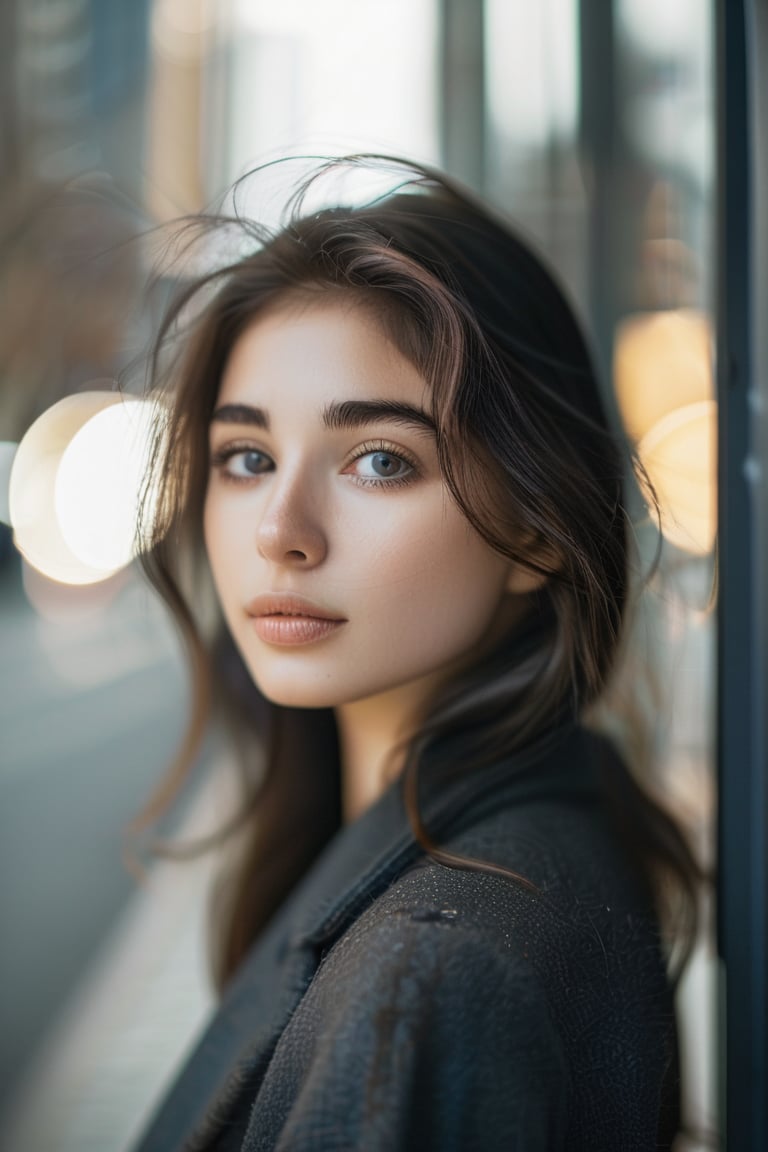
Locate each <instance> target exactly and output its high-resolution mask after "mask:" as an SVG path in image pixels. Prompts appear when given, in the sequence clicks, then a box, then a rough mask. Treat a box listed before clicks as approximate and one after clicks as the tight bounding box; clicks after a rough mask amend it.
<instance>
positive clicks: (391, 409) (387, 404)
mask: <svg viewBox="0 0 768 1152" xmlns="http://www.w3.org/2000/svg"><path fill="white" fill-rule="evenodd" d="M382 420H386V421H387V422H388V423H390V424H401V425H405V426H406V427H411V428H414V427H415V428H416V429H417V430H419V431H422V432H423V431H424V430H425V429H426V430H427V431H428V432H435V431H436V425H435V422H434V420H433V419H432V417H431V416H430V415H429V413H428V412H425V411H424V409H423V408H417V407H416V406H415V405H413V404H404V403H401V402H400V401H398V400H340V401H336V402H334V403H332V404H327V405H326V407H325V408H324V409H323V424H324V425H325V427H326V428H330V429H332V430H333V431H336V430H338V429H342V428H360V427H362V426H363V425H364V424H373V423H375V422H377V421H382Z"/></svg>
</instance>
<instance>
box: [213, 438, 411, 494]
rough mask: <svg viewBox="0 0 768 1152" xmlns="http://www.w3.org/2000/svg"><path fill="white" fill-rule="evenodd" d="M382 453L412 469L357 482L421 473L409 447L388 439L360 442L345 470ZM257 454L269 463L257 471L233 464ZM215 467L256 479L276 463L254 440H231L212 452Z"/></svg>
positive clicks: (399, 481)
mask: <svg viewBox="0 0 768 1152" xmlns="http://www.w3.org/2000/svg"><path fill="white" fill-rule="evenodd" d="M377 453H380V454H381V455H382V456H384V457H389V458H390V459H393V460H396V461H399V462H400V463H402V464H405V465H406V466H407V469H408V471H407V472H406V473H405V474H404V475H400V476H386V475H383V476H359V475H356V476H353V479H354V480H355V483H356V484H358V485H360V486H361V487H364V488H365V487H370V488H393V487H396V486H399V485H403V484H410V483H412V482H413V481H414V480H415V479H416V477H417V476H418V474H419V468H418V465H417V463H416V461H415V460H414V458H413V457H412V456H411V455H410V453H409V452H406V451H405V449H403V448H401V447H399V446H398V445H395V444H391V443H389V442H388V441H386V440H367V441H365V442H364V443H363V444H360V445H359V446H358V447H357V448H356V449H355V451H354V453H353V455H352V456H351V457H350V458H349V460H348V461H347V463H346V464H345V465H344V469H343V471H344V472H348V470H349V469H350V468H351V466H352V465H353V464H354V463H355V462H356V461H358V460H362V459H364V458H365V457H366V456H372V455H375V454H377ZM248 455H253V456H255V457H260V458H261V460H262V461H263V462H264V464H265V465H266V467H264V468H262V469H259V470H255V471H249V470H247V471H244V472H235V471H233V469H232V467H231V463H232V461H233V460H235V459H236V458H237V457H239V456H243V457H244V456H248ZM210 465H211V468H213V469H215V470H216V471H218V472H219V473H220V474H221V475H222V477H224V478H225V479H226V480H231V481H233V482H234V483H248V482H249V481H251V480H255V479H256V478H257V477H259V476H261V475H263V474H264V473H265V472H269V471H271V470H272V467H273V466H274V464H273V461H272V458H271V457H270V456H269V454H268V453H267V452H264V451H263V450H262V449H261V448H256V447H255V446H254V445H253V444H247V443H238V442H235V443H231V444H224V445H222V446H221V447H220V448H217V449H216V450H215V451H212V452H211V456H210Z"/></svg>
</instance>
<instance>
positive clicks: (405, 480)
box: [345, 440, 419, 488]
mask: <svg viewBox="0 0 768 1152" xmlns="http://www.w3.org/2000/svg"><path fill="white" fill-rule="evenodd" d="M376 453H380V454H381V455H382V456H388V457H390V458H392V459H395V460H398V461H400V462H401V463H403V464H406V465H407V466H408V472H406V474H405V475H404V476H355V477H354V480H355V483H357V484H359V485H360V486H361V487H363V488H394V487H399V486H401V485H404V484H411V483H412V482H413V481H414V480H415V479H416V478H417V476H418V472H419V470H418V466H417V464H416V461H415V460H414V459H413V457H412V456H411V455H410V453H408V452H406V451H405V450H404V449H403V448H400V447H399V446H397V445H395V444H390V443H388V442H387V441H386V440H369V441H366V442H365V443H364V444H360V445H359V447H358V448H356V449H355V451H354V454H353V455H352V457H351V459H350V461H349V464H348V465H347V466H346V468H349V467H350V466H351V465H352V464H354V463H355V462H356V461H357V460H362V459H364V457H366V456H371V455H375V454H376ZM346 468H345V471H346Z"/></svg>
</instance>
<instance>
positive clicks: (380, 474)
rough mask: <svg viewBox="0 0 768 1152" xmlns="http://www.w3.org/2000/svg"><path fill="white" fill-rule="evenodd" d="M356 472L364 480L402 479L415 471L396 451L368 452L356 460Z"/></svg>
mask: <svg viewBox="0 0 768 1152" xmlns="http://www.w3.org/2000/svg"><path fill="white" fill-rule="evenodd" d="M355 464H356V466H357V467H356V473H357V475H358V476H359V477H360V478H361V479H364V480H402V479H404V478H405V477H406V476H408V475H410V473H411V472H413V466H412V465H411V464H409V463H408V461H407V460H403V458H402V457H401V456H396V455H395V454H394V452H384V451H382V450H379V451H378V452H366V453H365V455H363V456H358V458H357V460H356V461H355Z"/></svg>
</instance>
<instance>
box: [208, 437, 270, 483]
mask: <svg viewBox="0 0 768 1152" xmlns="http://www.w3.org/2000/svg"><path fill="white" fill-rule="evenodd" d="M211 464H212V466H213V467H214V468H218V469H219V470H220V471H222V472H223V473H224V474H225V475H226V476H230V477H231V478H232V479H233V480H248V479H250V478H251V477H252V476H260V475H262V473H264V472H271V471H272V469H273V468H274V463H273V461H272V459H271V458H270V457H269V456H267V454H266V452H260V451H259V449H258V448H238V447H236V446H235V445H232V446H231V447H228V448H223V449H222V450H221V452H217V453H216V454H215V455H214V456H213V459H212V460H211Z"/></svg>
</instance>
